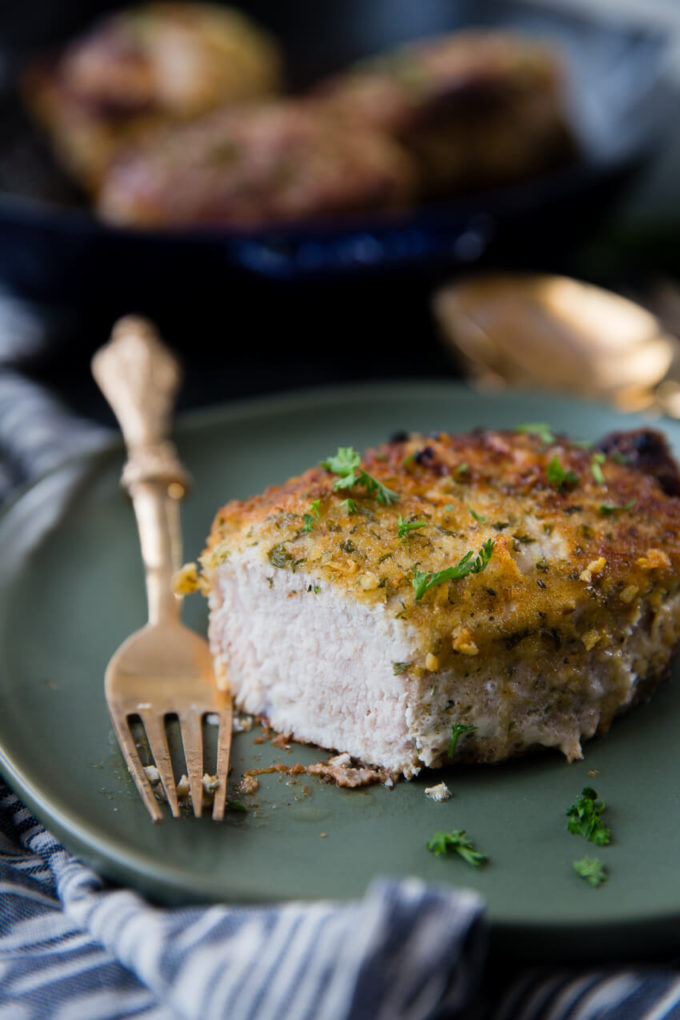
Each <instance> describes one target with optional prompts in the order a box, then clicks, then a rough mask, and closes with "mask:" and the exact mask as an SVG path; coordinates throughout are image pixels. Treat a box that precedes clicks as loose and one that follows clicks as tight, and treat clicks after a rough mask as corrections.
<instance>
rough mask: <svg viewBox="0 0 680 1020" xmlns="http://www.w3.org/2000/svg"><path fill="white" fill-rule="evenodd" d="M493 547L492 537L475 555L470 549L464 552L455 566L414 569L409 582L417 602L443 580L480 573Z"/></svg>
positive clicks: (486, 563) (454, 579)
mask: <svg viewBox="0 0 680 1020" xmlns="http://www.w3.org/2000/svg"><path fill="white" fill-rule="evenodd" d="M493 547H494V541H493V539H492V538H489V539H487V541H486V542H485V543H484V545H483V546H482V548H481V549H480V550H479V552H478V553H477V555H476V556H475V554H474V552H473V551H472V550H470V551H469V552H466V553H465V556H463V558H462V559H461V560H459V561H458V563H457V564H456V565H455V567H446V569H445V570H438V571H435V572H434V573H431V574H427V573H423V572H422V571H420V570H414V571H413V579H412V581H411V584H412V585H413V589H414V591H415V593H416V602H419V601H420V599H422V597H423V595H424V594H425V592H428V591H429V590H430V588H434V587H436V586H437V585H438V584H443V583H444V581H460V580H461V579H462V578H463V577H467V576H468V574H480V573H481V572H482V570H484V569H485V568H486V566H487V565H488V563H489V560H490V559H491V555H492V553H493Z"/></svg>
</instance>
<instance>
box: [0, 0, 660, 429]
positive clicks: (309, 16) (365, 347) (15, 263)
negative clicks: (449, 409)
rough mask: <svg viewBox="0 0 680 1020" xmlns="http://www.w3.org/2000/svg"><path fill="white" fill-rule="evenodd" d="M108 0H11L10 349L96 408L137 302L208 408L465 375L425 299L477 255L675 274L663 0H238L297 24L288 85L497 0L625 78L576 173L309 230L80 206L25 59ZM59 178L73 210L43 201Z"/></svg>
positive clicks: (485, 9)
mask: <svg viewBox="0 0 680 1020" xmlns="http://www.w3.org/2000/svg"><path fill="white" fill-rule="evenodd" d="M111 6H112V5H111V4H110V3H109V4H106V3H101V2H98V3H94V2H87V3H84V2H83V0H63V2H61V3H59V4H54V3H50V2H46V0H42V2H41V0H28V2H26V3H22V4H16V3H14V2H12V3H9V2H7V0H5V2H4V3H2V4H0V38H1V39H2V43H1V44H0V74H1V75H2V83H3V93H2V103H1V105H0V288H2V293H4V298H3V299H2V302H0V359H1V360H2V361H4V363H5V364H8V363H11V364H12V366H14V367H16V366H18V367H20V368H21V370H22V371H24V372H25V373H27V374H28V375H29V376H30V377H31V378H33V379H36V380H39V381H42V382H45V383H47V384H48V385H50V386H51V387H52V388H54V389H55V390H56V391H57V392H58V393H59V394H60V395H61V396H62V397H63V398H64V399H65V400H66V401H67V402H68V403H69V404H70V405H71V406H72V407H73V408H74V409H75V410H76V411H78V412H79V413H83V414H85V415H88V416H91V417H94V418H97V419H100V420H103V421H107V422H108V421H110V420H111V419H110V416H109V413H108V411H107V409H106V408H105V406H104V404H103V401H102V400H101V398H100V397H99V395H98V393H97V391H96V389H95V387H94V385H93V384H92V382H91V380H90V375H89V359H90V356H91V354H92V352H93V351H94V350H95V349H96V348H97V347H98V346H99V345H100V344H101V343H103V342H104V341H105V340H106V337H107V334H108V332H109V330H110V327H111V325H112V323H113V321H114V320H115V318H116V316H117V315H119V314H124V313H126V312H130V311H136V312H142V313H145V314H148V315H150V316H152V317H153V318H154V320H155V321H156V322H157V323H158V325H159V327H160V328H161V331H162V332H163V335H164V336H165V338H166V339H167V340H168V342H169V343H170V344H171V346H173V347H174V348H176V349H177V350H178V351H179V353H180V356H181V357H182V359H183V361H184V364H185V369H186V383H185V386H184V388H183V391H182V394H181V397H180V404H181V406H182V407H191V406H196V405H199V404H206V403H215V402H219V401H222V400H225V399H231V398H235V397H245V396H249V395H253V394H262V393H268V392H272V391H275V390H281V389H297V388H301V387H306V386H312V385H319V384H327V383H334V382H342V381H352V380H360V379H362V380H363V379H372V378H383V379H384V378H413V377H421V378H422V377H442V376H448V377H451V376H455V375H457V374H458V368H457V366H456V365H455V363H454V362H453V361H452V359H451V357H450V355H449V353H448V352H446V351H444V349H443V347H442V346H441V344H440V342H439V339H438V337H437V334H436V330H435V327H434V323H433V320H432V317H431V313H430V299H431V295H432V293H433V290H434V289H435V288H436V287H437V286H438V285H439V284H440V283H442V282H444V281H446V280H449V279H451V278H452V277H453V276H455V275H456V274H460V273H464V272H469V271H470V270H471V269H475V270H476V269H487V268H523V269H528V270H541V271H545V270H548V271H555V272H565V273H568V274H571V275H574V276H577V277H581V278H584V279H589V280H592V281H594V282H597V283H601V284H604V285H607V286H611V287H613V288H615V289H619V290H623V291H627V292H631V291H632V292H633V293H635V295H636V296H640V297H642V299H643V300H644V299H648V300H652V296H653V294H654V292H655V288H656V287H657V285H658V284H659V282H660V281H671V282H672V281H674V279H676V278H677V277H678V275H679V274H680V256H679V255H678V239H679V237H680V213H678V198H679V197H680V144H678V137H677V135H678V133H677V131H676V125H675V118H674V116H673V115H671V116H668V113H667V111H668V109H671V110H672V109H674V108H675V107H676V105H677V90H676V85H675V80H674V77H673V68H674V54H675V53H676V52H677V50H675V51H674V49H673V41H672V39H671V35H670V33H669V32H668V30H666V29H662V30H661V32H659V33H657V37H656V39H654V38H652V41H651V42H650V41H649V39H647V42H646V43H645V42H644V39H645V33H650V32H651V33H652V36H653V35H654V32H656V28H654V27H650V22H649V21H648V20H647V14H645V11H647V6H646V5H645V6H644V7H643V5H642V4H640V5H639V8H638V5H636V4H634V3H630V4H629V5H628V6H629V7H630V8H631V10H630V11H629V12H627V13H626V14H625V15H621V16H620V17H618V18H617V17H614V18H613V19H612V18H611V17H603V16H602V17H601V16H600V14H598V13H597V12H596V11H595V12H594V11H591V12H590V13H588V14H586V15H584V16H583V17H581V16H580V15H578V14H566V15H565V14H564V13H563V9H564V7H565V4H561V5H559V9H558V10H557V12H556V13H555V12H554V11H553V10H552V8H551V5H549V4H547V3H544V4H540V5H537V6H536V7H533V6H532V5H528V6H527V5H524V4H517V3H510V2H508V3H504V2H503V0H497V2H492V0H475V2H473V0H469V2H464V0H459V2H457V3H452V2H450V0H446V2H444V0H333V2H332V3H320V2H319V0H248V2H247V3H246V2H243V3H241V4H237V5H236V6H242V7H244V8H245V9H246V10H248V11H250V12H252V13H253V14H254V15H255V17H257V18H258V19H259V20H260V21H261V22H262V23H264V24H266V25H268V26H270V27H271V28H273V30H274V31H275V32H276V34H277V35H278V37H279V38H280V40H281V42H282V43H283V47H284V50H285V52H286V54H287V56H288V65H289V81H290V83H291V86H292V87H298V86H304V85H305V84H307V83H308V82H310V81H313V80H315V79H316V78H317V77H319V76H320V75H321V74H323V73H324V72H326V71H328V70H332V69H334V68H335V67H337V66H342V65H343V64H344V63H345V62H346V61H347V60H348V59H350V58H352V57H355V56H361V55H363V54H365V53H371V52H375V51H377V50H380V49H382V48H384V47H386V46H389V45H391V44H393V43H394V42H395V41H398V40H400V39H403V38H409V37H411V36H413V35H416V36H417V35H426V34H430V33H432V32H436V31H438V30H441V29H442V28H451V27H458V26H459V25H461V24H465V23H467V22H469V21H473V22H480V21H481V22H482V23H484V22H487V23H488V22H493V21H495V20H497V19H498V18H500V19H501V20H505V21H508V20H509V21H510V22H514V21H518V23H519V24H521V25H524V24H528V26H529V27H530V28H533V29H535V30H538V31H539V32H541V34H552V35H553V36H555V37H557V38H560V37H563V38H565V39H567V41H568V44H569V45H570V46H572V47H573V48H574V50H575V52H576V53H577V54H578V59H579V60H580V59H583V60H584V61H585V63H584V64H583V68H584V71H583V75H586V74H587V73H590V74H592V75H593V76H594V77H593V78H592V81H590V80H589V81H588V83H587V85H585V84H584V85H582V91H583V93H584V95H586V97H587V96H588V94H590V95H591V97H593V98H594V99H597V96H596V95H595V93H598V92H603V91H606V89H601V88H599V87H596V86H598V75H600V78H601V79H602V80H603V81H604V82H605V84H606V83H607V82H609V85H610V86H611V84H612V82H614V78H613V77H612V76H613V75H615V74H618V75H619V78H618V79H616V81H615V87H614V88H611V87H610V91H611V92H612V93H613V94H614V95H615V96H616V97H617V101H619V106H616V107H615V108H613V109H612V111H609V112H608V111H605V113H606V117H605V120H604V122H603V123H605V126H606V127H607V130H603V131H602V132H600V134H601V137H598V138H596V139H595V141H594V143H593V144H594V145H595V146H596V147H597V146H600V148H601V151H595V150H593V151H592V152H590V151H588V152H586V157H587V158H586V159H585V161H584V164H583V166H581V167H578V168H572V170H571V171H570V173H571V176H569V175H566V176H563V178H562V179H559V180H552V181H549V182H536V183H535V184H532V185H531V186H529V187H527V188H525V189H523V190H522V189H519V191H517V190H516V191H514V192H513V193H512V194H510V195H509V196H508V195H505V196H500V197H499V196H486V197H483V198H482V199H481V200H475V201H470V202H468V203H465V202H464V203H462V204H461V203H457V204H454V205H453V206H449V207H447V208H441V209H430V210H426V211H425V214H424V215H423V216H420V215H417V216H416V217H415V218H412V219H411V220H410V221H409V222H408V223H407V224H406V225H405V227H404V229H405V230H406V233H405V234H404V232H403V231H402V233H401V234H399V235H398V237H397V241H395V237H394V229H393V227H392V226H390V225H388V226H387V228H385V225H384V224H382V223H380V222H378V223H377V224H376V223H370V222H369V223H367V224H354V225H352V227H351V230H350V231H349V233H348V232H347V231H345V232H344V233H343V231H340V232H338V230H337V229H336V228H331V229H330V230H321V231H319V232H317V233H315V232H314V231H311V232H309V231H305V230H303V231H302V233H301V234H296V233H295V231H293V232H291V233H290V234H289V235H287V236H283V237H282V236H275V237H271V236H267V237H264V238H263V237H255V238H247V239H245V242H244V243H243V244H241V243H240V242H239V245H235V244H234V241H233V238H232V239H229V240H228V241H226V242H225V240H224V238H212V239H210V240H209V241H208V242H206V240H205V239H196V238H182V239H181V240H180V241H178V240H177V239H168V238H167V237H161V238H158V237H156V238H154V237H146V238H144V237H141V238H140V237H131V236H130V235H129V234H126V233H124V232H113V231H110V230H104V229H103V228H101V227H99V226H98V225H97V224H95V223H94V221H93V220H92V219H91V217H89V215H88V214H87V212H86V211H85V210H83V209H82V208H78V201H77V197H76V196H75V195H74V194H73V193H72V191H71V190H70V189H69V187H68V185H67V184H66V182H64V181H63V179H61V178H60V176H59V174H58V172H57V171H55V168H54V166H53V164H52V162H51V159H50V156H49V153H48V152H47V150H46V149H45V148H44V146H43V145H42V143H41V142H40V140H39V139H38V138H36V137H35V133H34V132H32V130H31V128H30V125H28V124H27V123H26V120H25V117H24V116H23V114H22V112H21V109H20V104H18V102H17V100H16V94H15V90H14V87H13V84H14V81H15V78H16V73H17V70H18V68H20V66H21V63H22V61H23V60H24V59H25V57H26V55H28V54H31V53H34V52H36V51H37V50H41V49H43V48H45V47H49V46H50V45H53V44H56V43H58V42H59V41H60V40H62V39H64V38H67V37H68V36H69V35H71V34H72V33H73V32H75V31H78V30H79V29H81V28H82V27H83V25H85V24H87V23H88V22H89V21H91V20H92V17H93V16H94V14H95V13H96V12H97V11H98V10H100V9H104V8H108V7H111ZM560 11H562V13H560ZM546 12H547V13H546ZM565 18H566V20H565ZM608 33H609V34H608ZM659 38H661V39H662V42H663V45H662V46H659V45H658V40H659ZM612 40H613V41H612ZM622 40H623V41H622ZM645 46H646V47H647V48H646V49H645ZM617 47H618V48H617ZM626 47H627V48H626ZM608 62H609V63H608ZM605 65H606V66H605ZM621 68H625V69H627V71H626V73H625V75H624V76H621ZM668 70H670V72H671V73H670V75H669V74H668V73H667V72H668ZM579 71H580V68H579ZM662 72H663V74H662ZM636 76H637V77H636ZM658 77H661V78H662V80H663V88H662V89H661V90H660V91H659V89H658V88H657V87H656V86H657V85H658V81H657V80H656V79H657V78H658ZM638 80H639V81H641V82H642V84H641V85H638ZM593 82H594V83H595V84H593ZM652 86H654V87H652ZM643 100H644V102H643ZM19 193H21V197H20V198H19V199H17V198H16V196H17V195H18V194H19ZM45 196H47V197H48V199H51V200H53V199H54V198H55V197H56V198H57V199H58V202H59V203H64V202H65V203H67V206H68V208H66V211H65V212H64V209H63V208H61V209H60V208H59V204H57V205H55V204H54V202H53V201H52V202H51V203H50V202H48V204H45V203H44V201H43V198H44V197H45ZM36 197H37V198H38V199H40V201H36ZM74 199H75V203H74ZM404 238H406V240H404ZM241 240H243V239H241ZM397 242H398V243H397ZM408 244H411V249H412V250H411V252H410V254H408V256H407V257H404V255H403V252H404V250H405V245H406V248H408ZM419 245H420V247H419ZM423 245H424V247H423ZM310 251H312V257H311V258H310V256H309V252H310ZM348 252H349V254H348ZM418 252H419V253H420V254H417V253H418ZM291 253H292V255H291ZM3 347H4V351H5V354H4V355H3V354H2V349H3Z"/></svg>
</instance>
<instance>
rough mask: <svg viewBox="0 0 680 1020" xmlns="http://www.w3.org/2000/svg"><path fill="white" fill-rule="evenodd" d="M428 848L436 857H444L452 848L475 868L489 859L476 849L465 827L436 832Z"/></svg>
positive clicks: (428, 843) (429, 841) (428, 842)
mask: <svg viewBox="0 0 680 1020" xmlns="http://www.w3.org/2000/svg"><path fill="white" fill-rule="evenodd" d="M427 849H428V850H429V851H430V853H433V854H434V855H435V857H443V856H444V855H445V854H447V853H448V852H449V850H451V851H453V852H454V853H457V854H459V856H460V857H462V858H463V860H464V861H465V862H466V863H467V864H470V865H472V867H473V868H479V867H480V866H481V865H482V864H485V863H486V861H487V860H488V857H485V855H484V854H482V853H480V852H479V850H475V848H474V846H473V845H472V843H471V842H470V840H469V839H468V837H467V836H466V835H465V829H453V831H452V832H435V834H434V836H433V837H432V839H430V840H428V841H427Z"/></svg>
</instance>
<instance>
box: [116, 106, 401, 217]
mask: <svg viewBox="0 0 680 1020" xmlns="http://www.w3.org/2000/svg"><path fill="white" fill-rule="evenodd" d="M414 193H415V173H414V170H413V167H412V164H411V161H410V159H409V157H408V156H407V155H406V153H405V152H403V151H402V150H401V149H400V147H399V146H398V145H397V144H396V143H395V142H393V141H392V140H391V139H390V138H388V137H387V136H383V135H381V134H380V133H378V132H376V131H373V130H372V129H370V128H367V127H365V126H363V125H358V126H357V127H355V128H354V129H353V130H352V131H347V130H345V125H343V124H338V123H337V122H336V121H334V120H333V118H332V117H328V116H327V115H326V113H325V112H323V111H320V110H319V109H317V108H316V107H315V106H314V105H312V104H309V103H305V102H303V101H295V100H287V101H279V102H264V103H257V104H256V103H252V104H250V105H248V106H243V107H240V108H238V109H236V108H229V109H224V110H217V111H213V112H212V113H210V114H207V115H206V116H205V117H202V118H200V119H199V120H197V121H195V122H194V123H192V124H188V125H185V126H184V127H183V128H181V129H180V128H175V129H174V130H172V131H169V132H167V133H166V134H164V135H163V136H162V137H158V138H155V139H154V141H153V144H151V145H148V146H140V147H139V149H137V150H136V151H133V152H130V153H128V154H127V155H124V156H122V157H121V158H120V159H119V160H118V161H116V162H115V163H114V164H113V166H112V167H111V168H110V170H109V173H108V174H107V175H106V177H105V179H104V183H103V186H102V189H101V192H100V195H99V201H98V211H99V213H100V215H101V216H103V217H104V219H107V220H109V221H110V222H113V223H118V224H128V225H130V224H132V225H136V226H144V227H156V226H161V227H162V226H169V227H173V226H201V225H203V226H206V225H222V226H228V227H253V226H261V225H270V224H273V223H289V222H291V221H295V220H299V219H306V218H316V217H324V218H325V217H333V216H336V215H338V214H340V213H352V212H361V211H365V210H373V209H391V208H395V207H398V206H402V205H406V204H408V203H409V201H410V200H411V199H412V198H413V197H414Z"/></svg>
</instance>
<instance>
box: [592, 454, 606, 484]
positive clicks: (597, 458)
mask: <svg viewBox="0 0 680 1020" xmlns="http://www.w3.org/2000/svg"><path fill="white" fill-rule="evenodd" d="M606 459H607V458H606V456H605V455H604V453H594V454H593V459H592V460H591V462H590V470H591V472H592V476H593V478H594V479H595V481H596V482H597V484H598V485H606V482H605V479H604V474H603V472H602V467H601V465H602V464H604V462H605V461H606Z"/></svg>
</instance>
